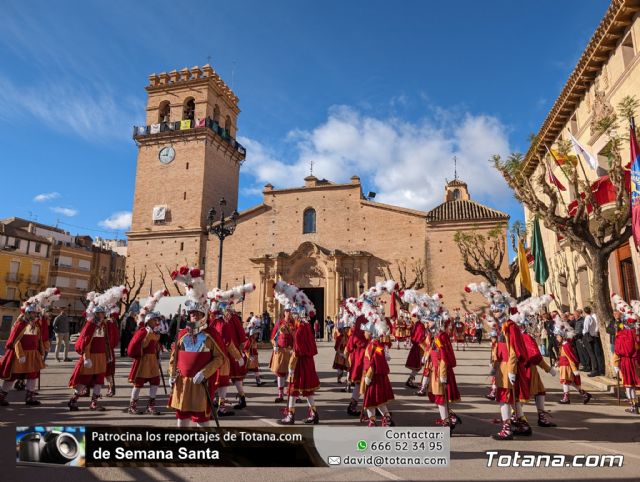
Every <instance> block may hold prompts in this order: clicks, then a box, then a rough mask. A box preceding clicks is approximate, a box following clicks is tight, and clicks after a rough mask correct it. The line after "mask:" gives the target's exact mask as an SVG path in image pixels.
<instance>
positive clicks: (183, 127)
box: [180, 119, 191, 131]
mask: <svg viewBox="0 0 640 482" xmlns="http://www.w3.org/2000/svg"><path fill="white" fill-rule="evenodd" d="M186 129H191V120H189V119H187V120H181V121H180V130H181V131H184V130H186Z"/></svg>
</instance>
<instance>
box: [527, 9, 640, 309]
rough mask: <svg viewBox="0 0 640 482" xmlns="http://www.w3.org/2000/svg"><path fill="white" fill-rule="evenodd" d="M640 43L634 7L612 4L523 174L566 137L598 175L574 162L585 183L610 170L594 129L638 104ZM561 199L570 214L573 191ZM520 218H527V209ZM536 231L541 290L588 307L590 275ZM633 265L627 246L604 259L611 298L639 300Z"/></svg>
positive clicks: (531, 172)
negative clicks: (543, 275)
mask: <svg viewBox="0 0 640 482" xmlns="http://www.w3.org/2000/svg"><path fill="white" fill-rule="evenodd" d="M639 44H640V2H638V1H635V0H614V1H612V2H611V5H610V7H609V9H608V10H607V12H606V14H605V16H604V18H603V19H602V21H601V23H600V25H599V26H598V28H597V29H596V31H595V33H594V35H593V37H592V38H591V40H590V42H589V44H588V45H587V47H586V49H585V50H584V52H583V54H582V56H581V57H580V60H579V61H578V64H577V65H576V67H575V69H574V70H573V72H572V74H571V75H570V77H569V79H568V80H567V83H566V85H565V86H564V88H563V90H562V92H561V93H560V96H559V97H558V99H557V100H556V102H555V104H554V106H553V108H552V109H551V112H550V113H549V114H548V116H547V118H546V119H545V121H544V123H543V125H542V128H541V129H540V131H539V133H538V136H537V138H536V140H535V141H534V143H533V144H532V146H531V148H530V150H529V152H528V153H527V155H526V158H525V167H524V169H525V172H526V174H527V175H528V176H530V177H537V176H539V175H540V172H541V169H543V167H542V166H541V165H540V164H539V159H540V158H542V157H544V155H545V152H546V148H545V145H548V146H552V145H554V144H557V143H558V142H560V141H562V140H568V139H569V134H568V133H569V132H570V133H571V134H573V136H575V138H576V139H578V141H579V142H580V143H581V144H582V145H583V146H584V147H585V148H586V149H587V150H588V151H589V152H590V153H591V154H592V155H593V156H595V157H596V158H597V161H598V166H597V170H594V169H592V168H591V167H590V166H589V165H588V164H586V162H585V160H584V159H583V158H580V160H579V162H581V163H582V164H583V166H582V167H583V168H584V174H585V175H586V176H587V177H588V178H589V181H590V182H591V183H595V182H597V181H599V180H602V179H604V177H605V176H606V172H607V170H608V169H607V168H608V160H607V156H606V149H607V144H608V139H607V138H606V136H604V135H599V134H598V130H597V124H598V121H599V120H600V119H601V118H602V117H603V116H604V115H608V114H609V113H611V112H612V111H615V108H616V106H617V104H618V103H619V102H620V101H621V100H622V99H623V98H624V97H625V96H627V95H632V96H636V98H638V99H639V100H640V55H638V51H639V49H638V46H639ZM620 121H621V126H623V127H622V128H623V129H628V123H627V120H626V119H621V120H620ZM622 147H623V150H622V152H621V154H622V159H623V161H624V162H626V160H627V159H629V155H630V153H629V146H628V143H626V144H625V145H623V146H622ZM558 171H559V170H558ZM581 174H582V171H581ZM556 176H557V177H558V178H559V179H560V181H561V182H564V177H562V174H561V173H560V172H556ZM562 196H563V198H564V204H565V205H566V206H567V209H569V210H570V209H571V206H572V204H571V203H572V201H573V200H574V199H575V197H576V193H573V192H571V189H567V191H565V192H563V193H562ZM612 201H613V198H609V199H603V200H602V203H601V205H602V207H603V209H607V204H608V203H611V205H613V204H612ZM525 218H526V219H527V221H529V220H531V219H532V216H531V213H530V212H528V211H527V210H526V209H525ZM541 230H542V237H543V242H544V246H545V250H546V254H547V260H548V264H549V271H550V276H549V279H548V280H547V283H546V286H545V287H544V290H546V292H552V293H554V295H555V296H556V299H557V300H558V302H559V304H560V305H561V306H562V307H563V308H566V309H575V308H577V307H582V306H585V305H589V304H592V293H591V282H590V280H591V273H590V272H589V270H588V269H587V267H586V265H585V263H584V260H583V259H582V257H581V256H580V255H579V254H578V253H576V252H575V251H573V250H571V249H570V248H569V246H568V245H567V243H566V242H564V241H563V239H562V238H561V237H558V236H557V235H556V233H555V232H553V231H551V230H548V229H546V228H545V227H544V226H543V225H542V223H541ZM639 261H640V260H639V259H638V252H637V251H636V249H635V248H634V247H633V246H631V245H630V244H629V243H627V244H625V245H623V246H622V247H620V248H619V249H618V250H617V251H616V252H615V253H614V254H612V256H611V258H610V260H609V283H610V289H611V292H612V293H619V294H620V295H621V296H623V297H624V298H625V299H626V300H627V301H628V300H630V299H638V281H637V280H638V275H639V274H640V270H639V264H638V263H639ZM542 290H543V288H542V287H541V286H535V287H534V291H535V292H536V293H540V292H541V291H542Z"/></svg>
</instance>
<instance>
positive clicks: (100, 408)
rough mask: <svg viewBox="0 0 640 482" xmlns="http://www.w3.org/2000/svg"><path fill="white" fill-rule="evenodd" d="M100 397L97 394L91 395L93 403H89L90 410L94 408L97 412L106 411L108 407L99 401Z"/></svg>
mask: <svg viewBox="0 0 640 482" xmlns="http://www.w3.org/2000/svg"><path fill="white" fill-rule="evenodd" d="M99 398H100V397H99V396H97V395H92V396H91V403H90V404H89V410H94V411H96V412H104V411H105V410H106V409H105V408H104V406H103V405H102V404H101V403H98V399H99Z"/></svg>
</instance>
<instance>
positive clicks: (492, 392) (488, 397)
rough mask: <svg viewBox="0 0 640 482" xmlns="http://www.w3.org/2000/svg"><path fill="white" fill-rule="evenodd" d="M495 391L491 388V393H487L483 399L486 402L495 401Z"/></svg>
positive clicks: (495, 389)
mask: <svg viewBox="0 0 640 482" xmlns="http://www.w3.org/2000/svg"><path fill="white" fill-rule="evenodd" d="M497 391H498V389H497V388H496V387H491V391H490V392H489V393H487V394H486V395H485V396H484V397H485V398H486V399H487V400H495V399H496V392H497Z"/></svg>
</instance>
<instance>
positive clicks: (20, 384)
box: [13, 380, 26, 392]
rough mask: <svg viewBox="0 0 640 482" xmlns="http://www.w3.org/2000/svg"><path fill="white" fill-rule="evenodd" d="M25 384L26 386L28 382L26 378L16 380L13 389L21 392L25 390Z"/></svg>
mask: <svg viewBox="0 0 640 482" xmlns="http://www.w3.org/2000/svg"><path fill="white" fill-rule="evenodd" d="M25 386H26V383H25V381H24V380H16V382H15V383H14V384H13V389H14V390H16V391H18V392H20V391H22V390H24V387H25Z"/></svg>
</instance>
